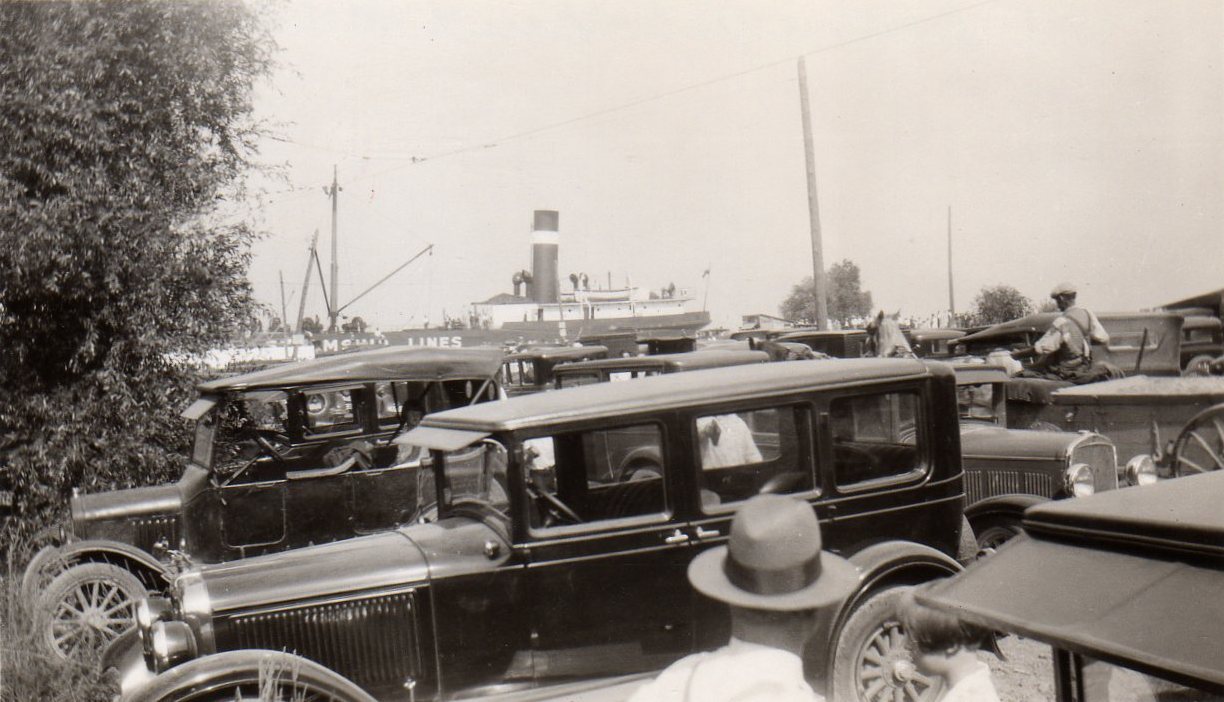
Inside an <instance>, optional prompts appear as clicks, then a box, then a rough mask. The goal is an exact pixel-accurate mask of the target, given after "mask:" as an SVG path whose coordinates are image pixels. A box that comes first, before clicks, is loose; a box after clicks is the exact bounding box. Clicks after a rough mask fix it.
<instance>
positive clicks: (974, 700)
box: [900, 591, 999, 702]
mask: <svg viewBox="0 0 1224 702" xmlns="http://www.w3.org/2000/svg"><path fill="white" fill-rule="evenodd" d="M900 619H901V627H902V628H903V629H904V630H905V635H906V642H907V643H908V645H909V647H910V650H911V651H912V652H913V654H914V662H915V663H916V664H917V666H918V670H920V671H921V672H922V673H924V674H926V675H934V676H938V677H940V678H942V679H943V682H944V692H943V694H942V696H940V697H939V702H999V694H998V693H997V692H996V691H995V687H994V681H992V680H991V679H990V666H988V665H986V663H985V662H983V661H982V660H981V659H980V658H978V655H977V654H978V650H979V649H981V648H982V647H984V646H985V647H991V648H993V641H994V639H993V635H992V634H991V632H990V631H987V630H986V629H983V628H981V627H978V626H975V625H974V624H971V623H969V622H966V621H964V620H963V619H960V618H959V617H957V616H955V615H953V614H949V613H947V612H944V611H941V610H937V609H934V608H931V607H927V606H926V605H923V604H920V603H918V602H917V601H915V600H914V594H913V592H912V591H911V592H907V593H906V594H905V596H904V597H903V599H902V601H901V613H900ZM996 650H997V649H996Z"/></svg>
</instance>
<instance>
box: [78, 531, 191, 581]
mask: <svg viewBox="0 0 1224 702" xmlns="http://www.w3.org/2000/svg"><path fill="white" fill-rule="evenodd" d="M57 558H58V559H60V560H61V561H63V562H65V563H67V564H69V565H75V564H77V563H113V564H115V565H117V566H119V567H121V568H124V569H126V570H127V571H129V572H131V573H132V574H133V575H135V576H136V577H137V578H140V580H141V582H143V583H144V584H145V586H146V587H149V588H151V589H160V588H161V586H162V585H163V584H164V583H165V579H166V577H167V573H168V571H167V569H166V566H165V565H164V564H162V563H160V562H158V560H157V559H156V558H154V557H153V556H152V555H151V554H149V553H146V552H145V551H141V550H140V549H138V548H136V547H135V546H132V545H131V544H125V543H122V542H119V541H102V540H97V539H94V540H88V541H70V542H68V543H66V544H64V545H63V546H61V547H59V550H58V554H57Z"/></svg>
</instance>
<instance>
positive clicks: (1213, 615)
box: [918, 472, 1224, 702]
mask: <svg viewBox="0 0 1224 702" xmlns="http://www.w3.org/2000/svg"><path fill="white" fill-rule="evenodd" d="M1221 505H1224V473H1219V472H1216V473H1211V474H1206V475H1200V476H1194V477H1187V478H1184V479H1181V480H1171V481H1165V482H1162V483H1160V484H1159V485H1154V486H1152V487H1150V488H1148V489H1146V490H1118V491H1116V492H1112V493H1107V494H1100V495H1093V496H1091V497H1086V498H1082V499H1078V500H1068V501H1066V502H1057V503H1050V504H1045V505H1040V506H1038V507H1034V508H1032V509H1030V510H1028V512H1026V513H1025V518H1024V530H1025V532H1026V533H1027V535H1026V536H1024V537H1020V538H1017V539H1014V540H1013V541H1012V542H1011V543H1009V544H1008V545H1007V546H1005V547H1003V548H1001V549H999V551H998V552H997V553H995V554H994V555H993V556H991V557H990V558H986V559H983V560H981V561H979V562H978V563H976V564H974V565H972V566H970V567H969V568H968V569H967V570H966V571H965V572H963V573H961V574H960V575H958V576H956V577H953V578H950V579H948V580H947V581H945V582H942V583H939V584H938V585H936V586H934V587H933V588H932V589H931V590H930V591H927V592H922V593H919V595H918V599H919V601H921V602H924V603H926V604H929V605H931V606H935V607H940V608H946V609H948V610H949V611H952V612H955V613H956V614H957V615H958V616H961V617H964V618H966V619H968V620H970V621H973V622H975V623H977V624H979V625H982V626H986V627H988V628H990V629H995V630H999V631H1005V632H1013V633H1017V634H1020V635H1022V636H1025V637H1029V638H1031V639H1036V640H1038V641H1041V642H1044V643H1047V644H1049V645H1050V646H1051V647H1052V648H1053V660H1054V676H1055V684H1054V689H1055V691H1056V698H1057V699H1058V700H1059V702H1107V701H1109V700H1165V701H1170V702H1171V701H1172V700H1217V701H1218V700H1224V634H1222V632H1224V605H1222V604H1221V600H1220V597H1219V593H1220V592H1221V591H1222V590H1224V509H1221Z"/></svg>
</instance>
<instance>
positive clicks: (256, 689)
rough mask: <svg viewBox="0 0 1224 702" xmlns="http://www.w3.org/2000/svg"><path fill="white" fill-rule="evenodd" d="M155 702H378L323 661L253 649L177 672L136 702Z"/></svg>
mask: <svg viewBox="0 0 1224 702" xmlns="http://www.w3.org/2000/svg"><path fill="white" fill-rule="evenodd" d="M261 693H262V696H261ZM154 700H156V702H233V701H234V700H250V701H251V702H254V701H255V700H310V701H311V702H374V698H373V697H371V696H370V695H369V694H368V693H366V692H365V691H364V690H362V689H361V688H360V687H358V686H357V685H356V684H354V683H353V682H351V681H349V680H348V679H347V678H344V677H342V676H341V675H339V674H337V673H335V672H332V671H331V670H329V669H327V668H325V667H324V666H321V665H319V664H318V663H315V662H313V661H309V660H306V659H305V658H302V657H300V656H295V655H293V654H289V653H283V652H278V651H252V650H246V651H229V652H226V653H220V654H216V655H213V656H205V657H204V658H197V659H195V660H192V661H188V662H187V663H184V664H182V665H180V666H176V667H174V668H171V669H170V670H168V671H166V672H165V673H163V674H162V675H160V676H159V677H158V678H156V679H154V681H153V683H152V684H151V685H150V686H149V687H148V688H145V689H142V690H141V691H140V693H139V694H138V695H137V696H136V698H135V699H134V700H133V702H153V701H154Z"/></svg>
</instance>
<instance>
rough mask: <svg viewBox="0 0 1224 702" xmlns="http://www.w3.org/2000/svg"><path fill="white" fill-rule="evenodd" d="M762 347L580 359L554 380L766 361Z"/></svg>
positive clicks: (578, 381) (586, 381) (601, 379)
mask: <svg viewBox="0 0 1224 702" xmlns="http://www.w3.org/2000/svg"><path fill="white" fill-rule="evenodd" d="M768 361H769V354H767V353H765V352H764V351H748V350H743V351H731V350H726V351H724V350H712V351H711V350H703V351H689V352H685V353H664V354H658V355H652V356H625V357H622V358H604V359H598V360H594V361H579V362H576V363H567V364H565V365H563V366H558V367H557V368H556V369H554V371H553V381H554V382H555V383H556V386H557V387H558V388H569V387H576V386H578V385H590V384H591V383H605V382H617V381H621V380H632V379H634V378H648V377H650V376H654V375H663V374H665V373H679V372H681V371H691V370H702V369H704V368H721V367H723V366H739V365H745V364H748V363H766V362H768Z"/></svg>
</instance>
